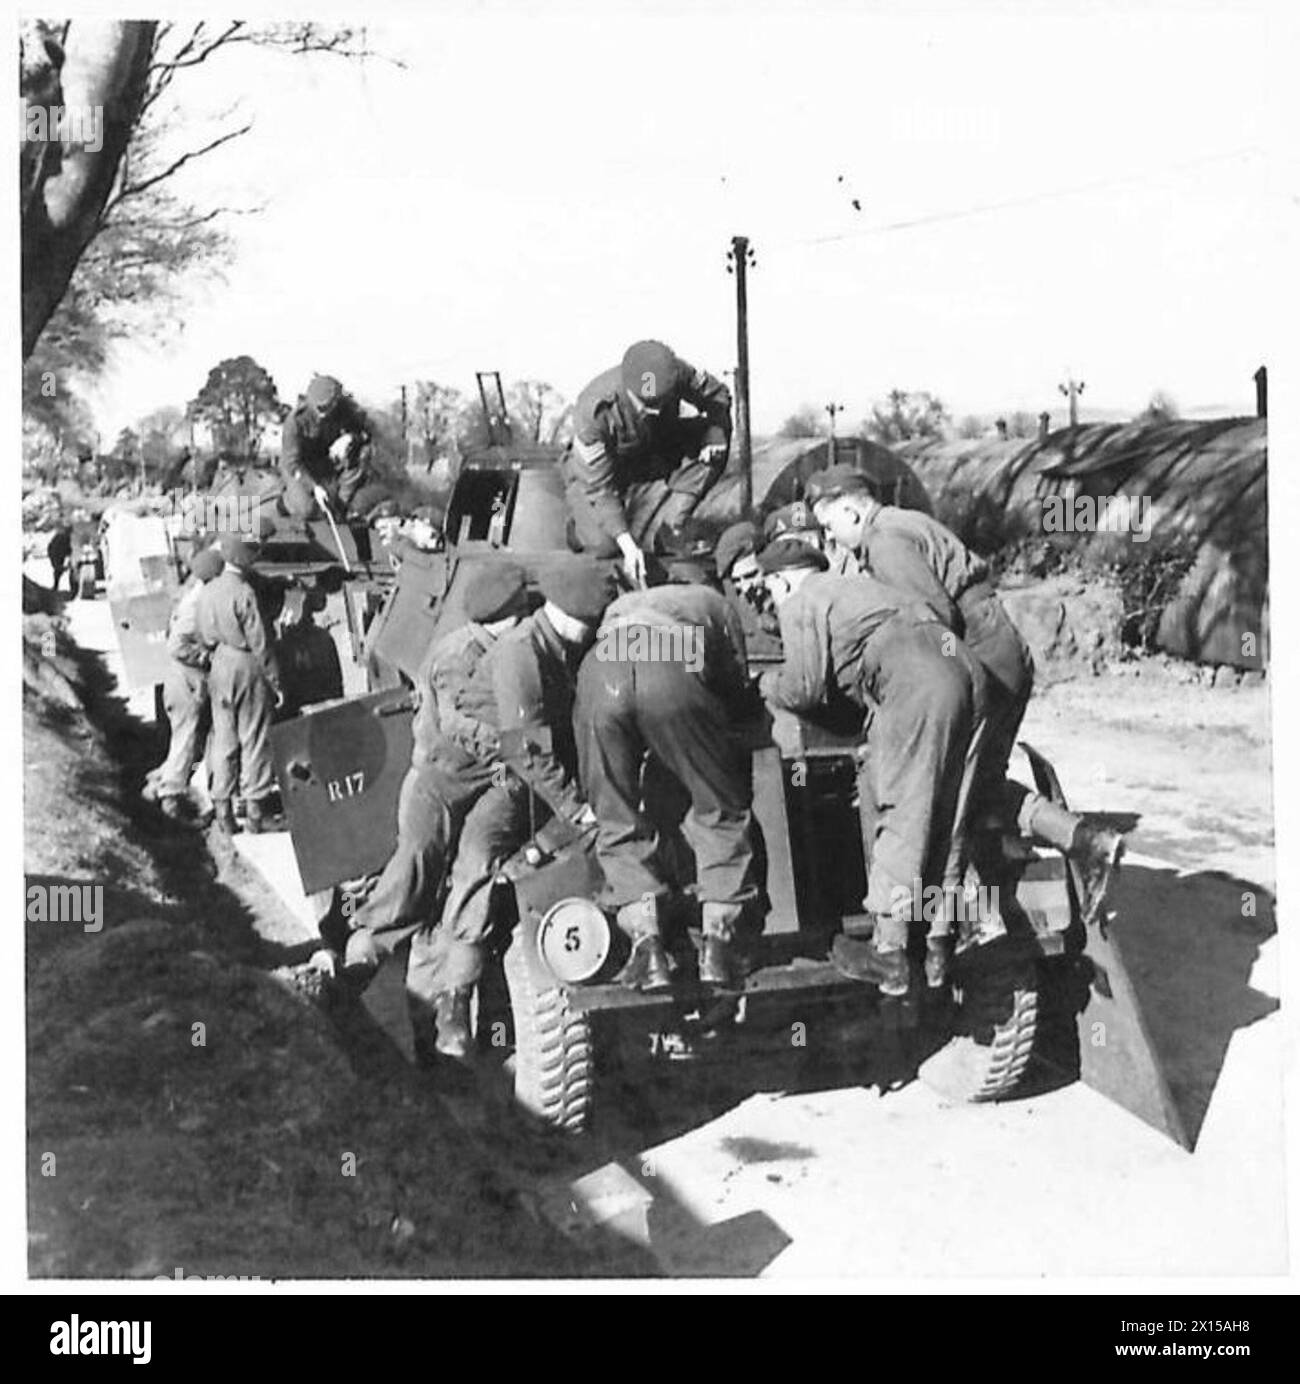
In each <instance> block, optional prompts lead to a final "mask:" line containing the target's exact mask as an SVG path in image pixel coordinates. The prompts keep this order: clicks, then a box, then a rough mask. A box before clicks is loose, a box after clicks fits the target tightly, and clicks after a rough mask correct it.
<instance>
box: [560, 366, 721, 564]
mask: <svg viewBox="0 0 1300 1384" xmlns="http://www.w3.org/2000/svg"><path fill="white" fill-rule="evenodd" d="M683 403H687V404H689V405H690V406H691V407H692V408H694V409H695V410H697V412H698V414H699V416H698V417H695V418H683V417H681V405H682V404H683ZM573 428H574V434H573V441H572V443H571V444H570V445H569V449H568V451H567V452H566V453H565V455H564V459H563V462H562V467H563V474H564V495H565V506H566V508H567V510H568V523H569V545H570V546H571V547H573V548H576V549H578V550H579V551H583V552H588V553H593V554H595V555H597V556H600V557H616V556H621V557H622V559H623V564H624V568H625V570H626V572H627V575H628V578H629V581H630V582H631V584H632V585H633V586H638V587H640V586H644V585H645V554H646V553H647V552H651V551H653V550H654V547H655V544H656V541H657V540H658V541H659V542H660V543H661V544H662V543H664V542H665V541H666V542H667V544H668V545H670V546H671V544H672V543H673V541H674V540H675V537H676V535H677V533H678V532H679V531H680V529H681V526H682V525H683V524H684V523H685V522H686V521H687V520H688V519H689V518H690V517H691V515H692V514H693V513H694V512H695V509H696V507H697V506H698V505H699V503H700V501H701V500H702V499H703V498H704V496H705V495H706V494H707V493H708V491H709V490H710V489H711V488H712V486H713V485H714V483H715V482H716V481H717V479H718V477H719V476H720V475H721V474H722V471H723V468H724V467H725V466H726V462H727V452H728V449H729V448H730V445H731V391H730V390H729V389H728V388H727V386H726V385H725V384H723V383H722V381H721V380H719V379H717V378H715V377H714V376H713V375H710V374H709V373H708V372H707V371H705V370H697V369H696V368H695V367H694V366H692V365H688V364H687V362H686V361H684V360H682V359H680V358H679V357H678V356H677V355H675V354H674V352H673V351H672V350H671V349H670V348H669V347H668V346H665V345H664V344H663V342H661V341H638V342H636V343H635V344H634V345H632V346H630V347H628V349H627V351H626V353H625V354H624V356H623V360H622V363H621V364H620V365H617V366H615V367H614V368H613V369H612V370H606V371H605V372H604V374H602V375H598V376H597V377H596V378H595V379H594V380H592V381H591V383H590V384H588V385H587V387H586V388H585V389H584V390H583V391H582V393H581V394H580V395H579V396H578V402H577V404H576V405H575V406H574V419H573Z"/></svg>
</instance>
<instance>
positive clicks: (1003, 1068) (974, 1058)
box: [917, 964, 1038, 1101]
mask: <svg viewBox="0 0 1300 1384" xmlns="http://www.w3.org/2000/svg"><path fill="white" fill-rule="evenodd" d="M960 979H961V981H962V984H961V985H960V986H958V985H956V984H954V987H953V990H954V1000H955V1016H956V1017H955V1023H954V1025H953V1028H954V1031H953V1035H952V1037H951V1038H949V1040H948V1041H947V1042H946V1043H945V1044H944V1046H943V1047H941V1048H940V1049H939V1050H938V1052H936V1053H934V1054H933V1055H932V1056H931V1057H929V1058H927V1059H926V1060H925V1061H924V1062H922V1063H921V1066H920V1068H919V1069H918V1071H917V1075H918V1076H919V1077H920V1079H921V1080H922V1081H923V1082H925V1084H926V1085H927V1086H929V1087H931V1088H932V1089H933V1090H935V1091H937V1092H938V1093H939V1094H940V1095H942V1096H944V1097H946V1098H948V1099H950V1100H963V1101H989V1100H1000V1099H1002V1098H1003V1097H1005V1096H1009V1095H1010V1094H1011V1093H1012V1092H1013V1091H1014V1090H1015V1087H1016V1085H1017V1084H1018V1082H1019V1081H1020V1078H1021V1077H1022V1076H1023V1075H1024V1072H1025V1067H1026V1066H1027V1065H1028V1063H1029V1059H1030V1057H1031V1056H1032V1054H1033V1050H1034V1038H1035V1035H1036V1034H1037V1031H1038V979H1037V976H1036V973H1035V971H1034V968H1033V966H1032V965H1025V964H1019V965H1014V966H1002V967H990V968H988V969H980V970H974V971H971V972H970V973H968V974H967V975H965V976H961V977H960Z"/></svg>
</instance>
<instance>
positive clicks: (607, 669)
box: [574, 585, 758, 991]
mask: <svg viewBox="0 0 1300 1384" xmlns="http://www.w3.org/2000/svg"><path fill="white" fill-rule="evenodd" d="M745 660H746V654H745V636H744V633H743V631H742V629H741V625H740V618H739V615H738V613H737V612H736V611H735V610H733V609H732V607H731V606H730V605H729V604H728V603H727V601H726V600H725V599H724V598H723V597H722V596H720V595H719V594H718V593H717V592H716V591H713V590H711V589H710V588H709V587H707V586H703V585H680V586H659V587H655V588H653V589H652V590H647V591H634V592H630V593H628V594H627V595H624V596H621V597H620V598H619V599H618V600H617V601H615V602H614V603H613V605H611V606H610V607H609V609H608V610H607V611H606V612H605V619H604V621H603V622H602V624H601V627H600V630H599V631H598V633H597V636H596V644H595V647H594V648H593V649H592V650H591V652H590V653H588V655H587V657H586V658H585V659H584V661H583V664H582V669H581V671H580V672H579V674H578V695H577V704H576V708H575V712H574V729H575V731H576V733H577V737H578V754H579V758H580V762H581V778H582V784H583V787H584V788H585V789H586V792H587V796H588V800H589V801H590V803H591V805H592V807H593V809H594V810H595V813H596V818H597V821H598V823H599V826H598V830H597V834H596V853H597V857H598V859H599V861H600V865H601V868H602V870H603V871H604V875H605V887H604V891H603V894H602V898H601V903H602V904H603V906H604V907H606V908H608V909H609V910H610V911H611V912H612V913H613V915H614V919H615V921H616V923H617V924H618V926H619V927H620V928H621V929H622V931H623V932H624V933H625V934H626V935H627V936H628V937H629V938H630V940H631V942H632V954H631V956H630V958H629V959H628V962H627V964H626V965H625V966H624V968H623V970H622V971H621V972H620V974H619V980H620V982H621V983H622V984H623V985H626V986H628V987H629V988H631V989H639V990H645V991H654V990H663V989H665V988H667V987H668V986H669V985H671V983H672V973H671V970H670V966H669V962H668V957H667V953H666V952H665V950H664V945H663V936H662V921H663V916H664V909H665V904H666V902H667V899H668V897H669V895H670V892H671V887H672V886H671V884H670V882H669V880H668V879H667V878H666V871H665V870H664V867H663V864H662V862H661V860H660V857H659V851H658V845H659V841H658V838H659V834H660V829H661V828H663V827H664V826H665V823H664V822H662V821H656V820H654V819H655V817H656V815H657V813H658V811H659V805H658V804H657V803H656V802H655V801H654V800H653V795H647V797H648V800H647V801H646V802H645V804H644V806H643V804H642V783H643V771H644V770H645V768H646V766H647V760H648V759H649V758H650V757H653V761H654V762H656V763H657V764H658V765H659V766H661V767H662V769H663V770H665V771H666V772H667V773H668V775H669V776H670V777H671V778H673V779H676V780H677V782H678V784H679V785H680V786H681V788H682V789H683V790H684V791H685V793H686V794H687V795H688V796H689V798H690V808H689V811H688V813H687V818H686V823H685V826H686V832H687V835H688V837H689V839H690V842H691V844H692V846H693V847H694V850H695V866H696V886H697V889H698V893H699V898H700V900H701V902H702V904H703V930H704V946H703V950H702V953H701V956H700V979H701V980H702V981H704V982H705V983H707V984H711V985H716V986H719V987H721V988H724V989H732V988H736V987H738V986H739V985H740V984H741V983H742V982H743V978H744V973H745V967H746V961H745V958H744V956H743V954H742V945H743V932H744V930H745V922H746V914H747V912H752V910H753V906H754V904H755V903H756V901H757V898H758V888H757V882H756V874H757V872H756V870H755V862H754V842H753V830H752V828H753V819H752V815H751V804H752V796H753V795H752V787H751V781H750V773H749V753H748V750H747V749H746V748H745V746H744V744H743V743H742V741H741V740H740V739H739V738H738V736H737V735H736V733H735V723H736V722H737V721H740V720H743V719H746V718H747V714H748V712H749V711H750V709H751V705H752V703H751V699H750V696H749V682H748V674H747V669H746V661H745Z"/></svg>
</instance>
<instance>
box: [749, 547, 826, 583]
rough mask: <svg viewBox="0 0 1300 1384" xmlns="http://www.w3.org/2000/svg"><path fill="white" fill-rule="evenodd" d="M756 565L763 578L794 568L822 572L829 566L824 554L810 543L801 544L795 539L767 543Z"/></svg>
mask: <svg viewBox="0 0 1300 1384" xmlns="http://www.w3.org/2000/svg"><path fill="white" fill-rule="evenodd" d="M758 565H759V567H760V568H761V569H762V571H763V573H764V575H765V576H770V575H771V574H772V573H773V572H788V571H789V570H790V569H791V568H796V567H810V568H812V570H813V571H815V572H824V571H825V570H826V569H827V567H829V566H830V564H829V563H828V562H827V561H826V554H825V553H823V552H821V551H820V550H819V549H817V548H814V547H813V546H812V544H811V543H801V542H800V541H799V539H797V538H778V539H777V540H776V542H775V543H769V544H768V545H767V547H766V548H764V549H763V551H762V552H761V553H759V555H758Z"/></svg>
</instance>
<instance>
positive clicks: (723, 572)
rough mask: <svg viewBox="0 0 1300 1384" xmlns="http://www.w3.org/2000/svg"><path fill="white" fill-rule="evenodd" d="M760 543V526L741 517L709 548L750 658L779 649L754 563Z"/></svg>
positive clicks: (773, 616)
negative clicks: (737, 617)
mask: <svg viewBox="0 0 1300 1384" xmlns="http://www.w3.org/2000/svg"><path fill="white" fill-rule="evenodd" d="M764 546H765V543H764V539H763V530H762V529H761V528H760V527H759V526H758V525H757V524H756V523H754V521H753V520H751V519H745V520H742V521H741V522H740V523H738V524H732V525H731V527H730V528H727V529H724V530H723V531H722V533H721V534H720V535H719V536H718V541H717V544H716V546H715V547H714V550H713V569H714V571H715V573H716V574H717V578H718V582H719V584H720V586H721V588H722V594H723V595H724V596H725V597H726V598H727V600H728V601H730V602H731V604H732V605H733V606H734V607H735V609H736V610H737V611H739V612H740V623H741V627H742V629H743V630H744V632H745V648H746V649H747V651H748V653H749V656H750V657H751V658H753V657H761V656H763V655H764V654H779V653H780V644H781V641H780V629H779V625H778V624H777V619H776V614H775V612H774V611H773V610H772V608H771V604H770V602H769V601H768V598H767V588H766V587H765V586H764V585H763V573H762V571H761V570H760V568H759V565H758V554H759V553H760V552H761V551H762V549H763V547H764Z"/></svg>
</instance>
